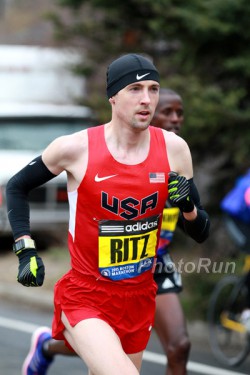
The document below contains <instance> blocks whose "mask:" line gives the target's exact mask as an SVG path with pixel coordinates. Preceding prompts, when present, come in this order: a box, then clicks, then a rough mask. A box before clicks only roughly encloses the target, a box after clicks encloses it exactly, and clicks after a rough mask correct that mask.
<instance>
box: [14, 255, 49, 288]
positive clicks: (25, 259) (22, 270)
mask: <svg viewBox="0 0 250 375" xmlns="http://www.w3.org/2000/svg"><path fill="white" fill-rule="evenodd" d="M17 256H18V259H19V267H18V275H17V281H18V282H19V283H21V284H22V285H24V286H41V285H43V280H44V275H45V270H44V265H43V261H42V259H41V258H40V257H39V256H38V255H37V252H36V249H24V250H22V251H21V252H20V253H18V254H17Z"/></svg>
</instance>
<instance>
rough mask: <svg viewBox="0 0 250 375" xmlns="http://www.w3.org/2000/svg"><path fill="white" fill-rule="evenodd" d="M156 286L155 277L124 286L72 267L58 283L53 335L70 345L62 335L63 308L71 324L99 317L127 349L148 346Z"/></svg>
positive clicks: (127, 350) (129, 351)
mask: <svg viewBox="0 0 250 375" xmlns="http://www.w3.org/2000/svg"><path fill="white" fill-rule="evenodd" d="M156 290H157V286H156V284H155V282H154V281H153V279H150V280H149V281H147V282H146V283H145V282H144V283H142V284H135V285H131V284H130V285H127V286H124V285H122V286H121V285H117V284H115V283H114V282H112V283H111V282H108V281H101V280H97V279H96V278H94V277H92V276H85V275H82V274H80V273H79V272H77V271H75V270H70V271H69V272H68V273H67V274H66V275H64V276H63V277H62V278H61V279H60V280H59V281H58V282H57V283H56V285H55V294H54V318H53V324H52V336H53V337H54V338H55V339H57V340H64V341H65V343H66V345H67V346H68V347H69V348H71V347H70V344H69V343H68V342H67V341H66V339H65V337H64V335H63V331H64V328H65V327H64V324H63V322H62V320H61V313H62V311H63V312H64V313H65V315H66V317H67V319H68V321H69V323H70V324H71V326H72V327H74V326H75V325H76V324H77V323H79V322H80V321H82V320H85V319H89V318H99V319H102V320H103V321H105V322H106V323H108V324H109V325H110V326H111V327H112V328H113V329H114V331H115V332H116V334H117V335H118V336H119V338H120V340H121V344H122V347H123V350H124V351H125V353H127V354H132V353H138V352H140V351H142V350H144V349H145V348H146V346H147V343H148V340H149V337H150V332H151V329H152V326H153V322H154V313H155V296H156ZM71 349H72V348H71Z"/></svg>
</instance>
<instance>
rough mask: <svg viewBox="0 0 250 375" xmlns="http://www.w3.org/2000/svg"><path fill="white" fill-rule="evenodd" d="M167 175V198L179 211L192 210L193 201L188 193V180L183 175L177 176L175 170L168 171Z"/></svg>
mask: <svg viewBox="0 0 250 375" xmlns="http://www.w3.org/2000/svg"><path fill="white" fill-rule="evenodd" d="M168 176H169V178H168V193H169V200H170V201H171V202H172V204H173V206H176V207H178V208H179V209H180V211H181V212H192V211H193V209H194V203H193V201H192V199H191V198H190V195H189V194H190V186H189V182H188V180H187V179H186V178H185V177H184V176H179V175H178V174H177V173H176V172H169V174H168Z"/></svg>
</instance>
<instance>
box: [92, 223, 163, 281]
mask: <svg viewBox="0 0 250 375" xmlns="http://www.w3.org/2000/svg"><path fill="white" fill-rule="evenodd" d="M158 224H159V216H153V217H150V218H147V219H143V220H138V221H135V220H126V221H125V220H101V221H100V222H99V238H98V243H99V250H98V251H99V271H100V273H101V275H102V276H104V277H107V278H109V279H111V280H123V279H127V278H132V277H136V276H138V275H140V274H141V273H143V272H145V271H148V270H150V269H151V268H152V267H153V263H154V256H155V252H156V245H157V232H158Z"/></svg>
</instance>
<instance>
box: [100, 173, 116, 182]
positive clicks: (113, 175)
mask: <svg viewBox="0 0 250 375" xmlns="http://www.w3.org/2000/svg"><path fill="white" fill-rule="evenodd" d="M115 176H117V174H112V175H111V176H104V177H98V173H97V175H96V176H95V182H101V181H104V180H107V179H109V178H111V177H115Z"/></svg>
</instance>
